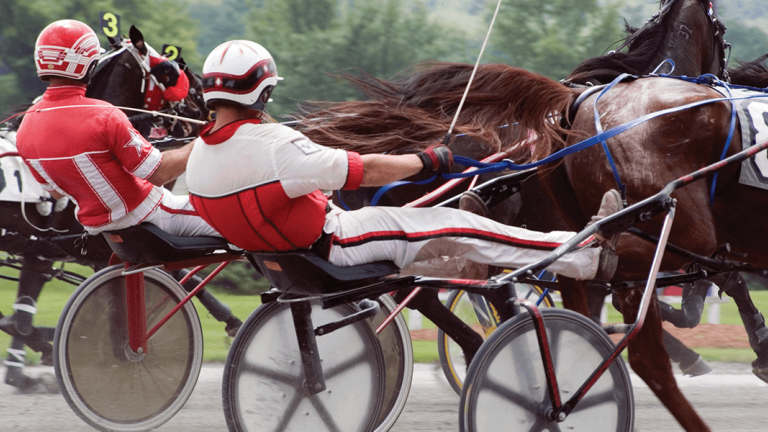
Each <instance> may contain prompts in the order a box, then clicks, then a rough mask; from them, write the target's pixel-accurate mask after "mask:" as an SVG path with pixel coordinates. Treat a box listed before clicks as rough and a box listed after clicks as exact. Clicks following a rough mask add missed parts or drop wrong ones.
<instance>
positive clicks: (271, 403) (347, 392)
mask: <svg viewBox="0 0 768 432" xmlns="http://www.w3.org/2000/svg"><path fill="white" fill-rule="evenodd" d="M357 310H358V308H357V307H355V306H352V305H342V306H337V307H334V308H331V309H322V308H321V306H320V305H319V303H317V302H313V303H312V314H311V319H312V324H313V326H314V327H315V328H317V327H318V326H321V325H324V324H327V323H330V322H335V321H338V320H340V319H342V318H344V317H346V316H348V315H350V314H352V313H354V312H356V311H357ZM316 340H317V350H318V352H319V355H320V361H321V365H322V369H323V374H324V377H325V385H326V389H325V390H324V391H322V392H320V393H318V394H316V395H309V393H308V392H307V391H306V387H305V385H304V380H305V379H304V372H303V370H302V369H303V368H302V361H301V355H300V352H299V346H298V341H297V338H296V331H295V329H294V324H293V318H292V314H291V309H290V307H289V305H287V304H284V303H278V302H273V303H268V304H265V305H262V306H260V307H259V308H258V309H256V310H255V311H254V312H253V313H252V314H251V316H250V317H248V319H247V320H246V322H245V323H244V324H243V326H242V327H241V328H240V331H238V333H237V336H236V337H235V339H234V341H233V342H232V346H231V347H230V351H229V355H228V356H227V361H226V364H225V367H224V382H223V390H222V395H223V399H224V400H223V405H224V416H225V418H226V420H227V425H228V426H229V430H230V431H259V432H262V431H263V432H268V431H292V432H295V431H312V432H321V431H370V430H374V429H375V427H376V425H377V423H378V422H379V421H380V415H379V414H380V411H381V407H382V405H383V403H384V394H385V387H386V382H385V376H386V371H385V362H384V356H383V353H382V348H381V344H380V343H379V341H378V339H377V337H376V333H375V331H374V329H373V327H372V326H371V324H370V323H369V322H368V321H367V320H363V321H358V322H356V323H354V324H351V325H348V326H345V327H342V328H340V329H338V330H336V331H335V332H332V333H328V334H326V335H323V336H318V337H317V339H316Z"/></svg>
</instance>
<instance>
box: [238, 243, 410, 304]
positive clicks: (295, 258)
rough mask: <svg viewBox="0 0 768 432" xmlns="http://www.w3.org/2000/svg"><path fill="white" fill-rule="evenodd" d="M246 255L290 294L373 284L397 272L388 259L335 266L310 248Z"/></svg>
mask: <svg viewBox="0 0 768 432" xmlns="http://www.w3.org/2000/svg"><path fill="white" fill-rule="evenodd" d="M248 258H249V260H250V261H251V263H252V264H253V265H254V266H256V267H258V269H259V270H260V271H261V273H262V274H263V275H264V276H266V277H267V279H269V282H270V283H271V284H272V286H273V287H275V288H277V289H278V290H279V291H282V292H285V293H291V294H311V295H316V294H330V293H334V292H338V291H342V290H344V289H348V288H353V287H356V286H361V285H365V284H367V283H373V282H375V281H376V280H378V279H381V278H384V277H386V276H390V275H393V274H396V273H398V272H399V271H400V269H399V268H398V267H397V266H396V265H395V264H394V263H392V262H389V261H377V262H374V263H370V264H363V265H359V266H353V267H338V266H335V265H333V264H331V263H329V262H328V261H326V260H324V259H322V258H320V257H319V256H317V255H315V254H314V253H313V252H310V251H295V252H279V253H277V252H275V253H273V252H251V253H249V254H248Z"/></svg>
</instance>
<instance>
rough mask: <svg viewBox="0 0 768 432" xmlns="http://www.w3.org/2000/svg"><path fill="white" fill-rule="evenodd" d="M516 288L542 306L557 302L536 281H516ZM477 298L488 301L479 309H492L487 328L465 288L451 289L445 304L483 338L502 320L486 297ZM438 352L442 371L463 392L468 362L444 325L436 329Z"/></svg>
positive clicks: (550, 305) (476, 297)
mask: <svg viewBox="0 0 768 432" xmlns="http://www.w3.org/2000/svg"><path fill="white" fill-rule="evenodd" d="M515 290H516V291H517V295H518V296H519V297H520V298H525V299H528V300H530V301H531V302H534V303H536V302H537V301H538V300H541V304H540V307H545V306H546V307H553V306H554V305H555V303H554V302H553V301H552V297H550V296H549V294H545V293H544V291H543V290H542V289H541V288H540V287H539V286H537V285H530V284H516V285H515ZM474 298H475V299H476V301H481V302H483V305H486V306H484V307H481V308H480V310H481V312H480V313H483V312H482V311H484V310H489V309H490V310H491V311H493V312H492V313H491V314H490V316H489V318H490V320H491V322H492V323H493V325H492V326H490V327H487V328H486V327H484V326H482V325H481V324H480V320H479V319H478V316H477V313H478V312H477V311H476V309H475V308H474V307H473V304H472V302H471V301H470V299H469V295H468V293H467V292H466V291H463V290H455V291H453V292H451V294H450V295H449V296H448V300H446V302H445V307H447V308H448V310H450V311H451V312H452V313H453V314H454V315H456V316H457V317H459V318H460V319H461V320H462V321H464V322H465V323H467V325H469V326H470V327H472V328H473V329H475V330H476V331H477V332H478V333H479V334H480V335H481V336H483V338H486V337H488V335H490V334H491V333H492V332H493V331H494V330H495V329H496V326H497V325H498V321H499V319H498V315H497V314H496V312H495V310H494V309H493V307H492V306H491V305H490V304H489V303H488V302H487V301H486V300H485V298H483V297H482V296H474ZM437 353H438V355H439V356H440V366H441V367H442V369H443V374H445V377H446V378H447V379H448V383H449V384H450V385H451V387H452V388H453V390H454V391H455V392H456V394H457V395H461V386H462V383H463V382H464V378H465V377H466V376H467V363H466V361H465V360H464V352H463V351H462V349H461V346H459V344H457V343H456V342H454V341H453V339H451V338H450V337H449V336H448V335H447V334H446V333H445V332H444V331H443V330H442V329H438V331H437Z"/></svg>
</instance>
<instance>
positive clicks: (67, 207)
mask: <svg viewBox="0 0 768 432" xmlns="http://www.w3.org/2000/svg"><path fill="white" fill-rule="evenodd" d="M110 44H111V49H110V51H108V52H107V53H106V54H105V55H103V56H102V60H101V61H100V63H99V65H98V67H97V69H96V70H95V73H94V76H93V78H92V80H91V82H90V83H89V85H88V88H87V91H86V94H87V95H88V96H89V97H93V98H97V99H102V100H106V101H108V102H110V103H112V104H113V105H116V106H120V107H126V108H141V107H142V106H143V105H144V94H143V89H145V88H146V86H147V85H146V80H148V79H149V78H148V76H147V75H148V74H147V73H143V72H142V70H143V69H142V68H141V67H140V65H139V64H138V61H139V60H140V59H142V58H143V57H142V56H145V55H146V54H147V45H146V43H145V42H144V38H143V35H142V34H141V32H140V31H139V30H138V29H136V28H135V27H133V26H132V27H131V30H130V43H128V41H127V40H123V39H110ZM181 69H182V70H183V71H184V73H185V74H187V77H188V78H189V80H190V92H189V95H188V96H187V98H186V99H185V100H184V101H181V102H179V103H176V104H173V105H172V106H170V107H169V109H168V110H167V111H169V112H172V113H173V114H176V115H179V116H182V117H187V118H192V119H198V120H202V119H206V118H207V117H208V114H209V113H208V110H207V109H206V108H205V104H204V102H203V100H202V80H201V79H200V77H199V76H198V75H197V74H195V73H194V72H192V71H191V70H190V69H189V68H188V67H187V66H186V65H185V64H184V63H183V61H182V62H181ZM26 108H27V107H22V112H23V110H24V109H26ZM128 115H129V116H130V117H129V118H130V119H131V120H132V123H133V124H134V126H136V127H137V128H138V129H139V130H140V131H142V132H143V134H144V135H145V137H149V136H150V134H151V133H152V131H153V130H154V131H157V130H162V131H164V133H162V134H160V135H161V136H163V135H165V136H167V137H169V138H179V139H184V138H186V137H191V136H193V135H194V134H195V133H196V131H197V126H196V125H195V124H192V123H188V122H184V121H179V120H167V119H165V118H163V117H156V116H154V115H152V114H139V115H136V113H135V112H133V111H128ZM21 118H22V116H21V115H19V116H17V117H15V118H13V119H12V120H11V121H9V122H7V124H6V127H5V129H4V130H2V131H0V149H1V150H2V151H0V153H13V152H15V139H14V138H15V130H16V129H18V126H19V124H20V122H21ZM167 141H169V142H171V144H172V145H173V144H174V142H173V140H167ZM0 162H2V167H3V172H2V173H0V178H1V179H2V180H0V181H1V182H2V183H0V184H2V185H3V187H2V188H0V196H1V197H3V198H6V196H5V195H3V194H8V193H10V192H15V193H16V197H12V198H11V199H10V200H5V199H0V207H1V208H2V209H3V212H2V215H3V217H2V220H0V228H2V230H1V231H0V232H2V235H0V250H2V251H5V252H7V253H8V254H9V255H10V258H8V259H6V260H4V261H3V262H2V263H0V265H4V266H9V267H11V268H14V269H16V270H19V271H20V273H19V277H18V279H17V280H18V282H19V285H18V292H17V299H16V303H15V305H14V309H16V311H15V313H14V314H13V315H10V316H5V317H4V316H2V313H0V329H2V330H4V331H6V332H7V333H9V334H10V335H11V336H12V342H11V346H10V348H9V349H8V358H7V361H6V364H7V365H8V368H7V372H6V377H5V382H6V383H7V384H10V385H13V386H15V387H17V388H19V389H20V390H22V391H37V390H46V391H57V389H56V385H55V383H51V382H49V381H47V380H38V379H33V378H30V377H27V376H26V375H25V374H24V373H23V366H24V362H25V360H24V359H25V355H26V352H25V351H24V345H27V346H29V347H30V348H31V349H33V350H35V351H37V352H41V353H42V357H41V363H43V364H51V358H50V356H51V350H52V345H51V341H52V340H53V331H54V329H53V328H49V327H35V326H33V325H32V315H33V314H34V310H35V309H34V308H35V305H36V302H37V299H38V296H39V295H40V292H41V291H42V288H43V286H44V284H45V283H46V282H47V281H49V280H51V279H52V278H54V277H56V278H60V279H62V280H65V281H67V282H69V283H72V284H75V285H77V284H79V283H80V282H82V281H83V280H84V278H83V277H81V276H80V275H77V274H74V273H71V272H66V271H63V269H57V268H54V266H53V263H54V262H57V261H58V262H77V263H79V264H82V265H85V266H88V267H92V268H94V269H96V270H98V269H101V268H103V267H105V266H107V264H108V262H109V259H110V256H111V254H112V250H111V249H110V248H109V247H108V245H107V244H106V242H105V241H104V240H103V238H102V236H90V235H86V234H85V232H84V230H83V228H82V226H81V225H80V223H79V222H78V221H77V219H76V217H75V205H74V204H73V203H68V204H67V203H66V202H64V201H62V202H59V203H56V202H53V200H51V199H50V197H49V196H48V195H47V194H46V193H45V192H43V191H42V190H37V189H36V185H37V182H36V181H35V180H34V178H32V177H31V174H30V173H29V171H28V168H27V167H26V165H25V164H24V163H23V162H21V159H20V158H18V157H4V158H2V159H1V160H0ZM17 178H18V181H17V180H16V179H17ZM167 187H170V186H167ZM17 198H18V199H17ZM175 276H176V277H177V278H178V279H181V277H182V276H183V274H181V273H179V274H176V275H175ZM5 278H7V277H5ZM187 285H188V286H193V285H196V284H195V283H194V281H190V283H189V284H187ZM199 298H200V299H201V300H202V301H203V304H204V305H205V306H206V308H208V309H209V310H210V311H211V313H212V314H213V316H214V317H215V318H216V319H218V320H219V321H224V322H226V323H227V329H226V330H227V332H228V334H230V335H233V334H234V332H236V330H237V328H238V327H239V322H240V320H239V319H237V318H236V317H234V316H233V315H232V314H231V311H230V310H229V308H228V307H227V306H226V305H223V304H221V303H220V302H218V301H217V300H216V299H215V298H214V297H213V296H212V295H211V294H210V293H208V292H204V293H203V297H199ZM19 310H22V311H26V312H27V313H26V315H25V314H24V313H19ZM30 311H31V312H32V313H29V312H30ZM41 386H42V387H41Z"/></svg>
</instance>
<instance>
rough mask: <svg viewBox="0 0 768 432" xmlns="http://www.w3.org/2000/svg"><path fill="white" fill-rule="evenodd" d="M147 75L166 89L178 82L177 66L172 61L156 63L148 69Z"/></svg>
mask: <svg viewBox="0 0 768 432" xmlns="http://www.w3.org/2000/svg"><path fill="white" fill-rule="evenodd" d="M149 73H151V74H152V75H154V76H155V77H156V78H157V80H158V81H159V82H160V84H162V85H164V86H166V87H173V86H175V85H176V83H177V82H178V81H179V74H180V73H181V72H180V70H179V65H178V63H176V62H175V61H173V60H167V61H164V62H162V63H158V64H156V65H155V67H153V68H152V69H150V71H149Z"/></svg>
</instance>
